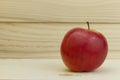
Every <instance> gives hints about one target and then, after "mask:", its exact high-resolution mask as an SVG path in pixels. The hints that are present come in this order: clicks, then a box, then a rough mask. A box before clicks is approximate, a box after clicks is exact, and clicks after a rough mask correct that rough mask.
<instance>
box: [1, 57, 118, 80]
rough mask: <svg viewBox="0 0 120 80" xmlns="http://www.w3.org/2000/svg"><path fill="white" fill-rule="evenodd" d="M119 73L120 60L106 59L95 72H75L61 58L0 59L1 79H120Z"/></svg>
mask: <svg viewBox="0 0 120 80" xmlns="http://www.w3.org/2000/svg"><path fill="white" fill-rule="evenodd" d="M116 65H117V66H116ZM119 74H120V60H106V61H105V63H104V64H103V65H102V66H101V67H100V68H98V69H97V70H95V71H94V72H78V73H75V72H71V71H69V70H68V69H67V68H66V67H65V65H64V64H63V62H62V61H61V60H59V59H0V79H1V80H90V79H91V80H98V79H99V80H114V79H115V80H120V76H119Z"/></svg>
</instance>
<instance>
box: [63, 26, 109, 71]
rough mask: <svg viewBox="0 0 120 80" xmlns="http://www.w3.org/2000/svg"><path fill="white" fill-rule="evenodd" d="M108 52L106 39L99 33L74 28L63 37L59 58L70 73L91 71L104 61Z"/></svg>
mask: <svg viewBox="0 0 120 80" xmlns="http://www.w3.org/2000/svg"><path fill="white" fill-rule="evenodd" d="M107 52H108V44H107V40H106V38H105V37H104V36H103V35H102V34H101V33H99V32H95V31H91V30H86V29H82V28H74V29H72V30H70V31H69V32H68V33H67V34H66V35H65V37H64V39H63V41H62V44H61V56H62V59H63V62H64V63H65V65H66V66H67V67H68V68H69V69H70V70H72V71H92V70H94V69H96V68H98V67H99V66H100V65H101V64H102V63H103V62H104V60H105V58H106V56H107Z"/></svg>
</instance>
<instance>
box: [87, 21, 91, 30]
mask: <svg viewBox="0 0 120 80" xmlns="http://www.w3.org/2000/svg"><path fill="white" fill-rule="evenodd" d="M87 25H88V30H90V25H89V22H87Z"/></svg>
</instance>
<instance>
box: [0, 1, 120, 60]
mask: <svg viewBox="0 0 120 80" xmlns="http://www.w3.org/2000/svg"><path fill="white" fill-rule="evenodd" d="M86 21H89V22H91V24H90V26H91V28H92V29H95V30H97V31H99V32H101V33H103V34H104V35H105V36H106V37H107V40H108V43H109V53H108V58H110V59H111V58H114V59H118V58H120V53H119V52H120V47H119V46H120V31H119V30H120V0H74V1H73V0H0V58H60V52H59V48H60V44H61V41H62V38H63V36H64V35H65V33H66V32H67V31H68V30H70V29H71V28H74V27H83V28H87V25H86V23H85V22H86Z"/></svg>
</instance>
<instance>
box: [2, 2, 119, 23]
mask: <svg viewBox="0 0 120 80" xmlns="http://www.w3.org/2000/svg"><path fill="white" fill-rule="evenodd" d="M0 21H2V22H3V21H5V22H6V21H9V22H11V21H13V22H86V21H90V22H100V23H101V22H102V23H106V22H107V23H109V22H111V23H113V22H114V23H119V22H120V0H0Z"/></svg>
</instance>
